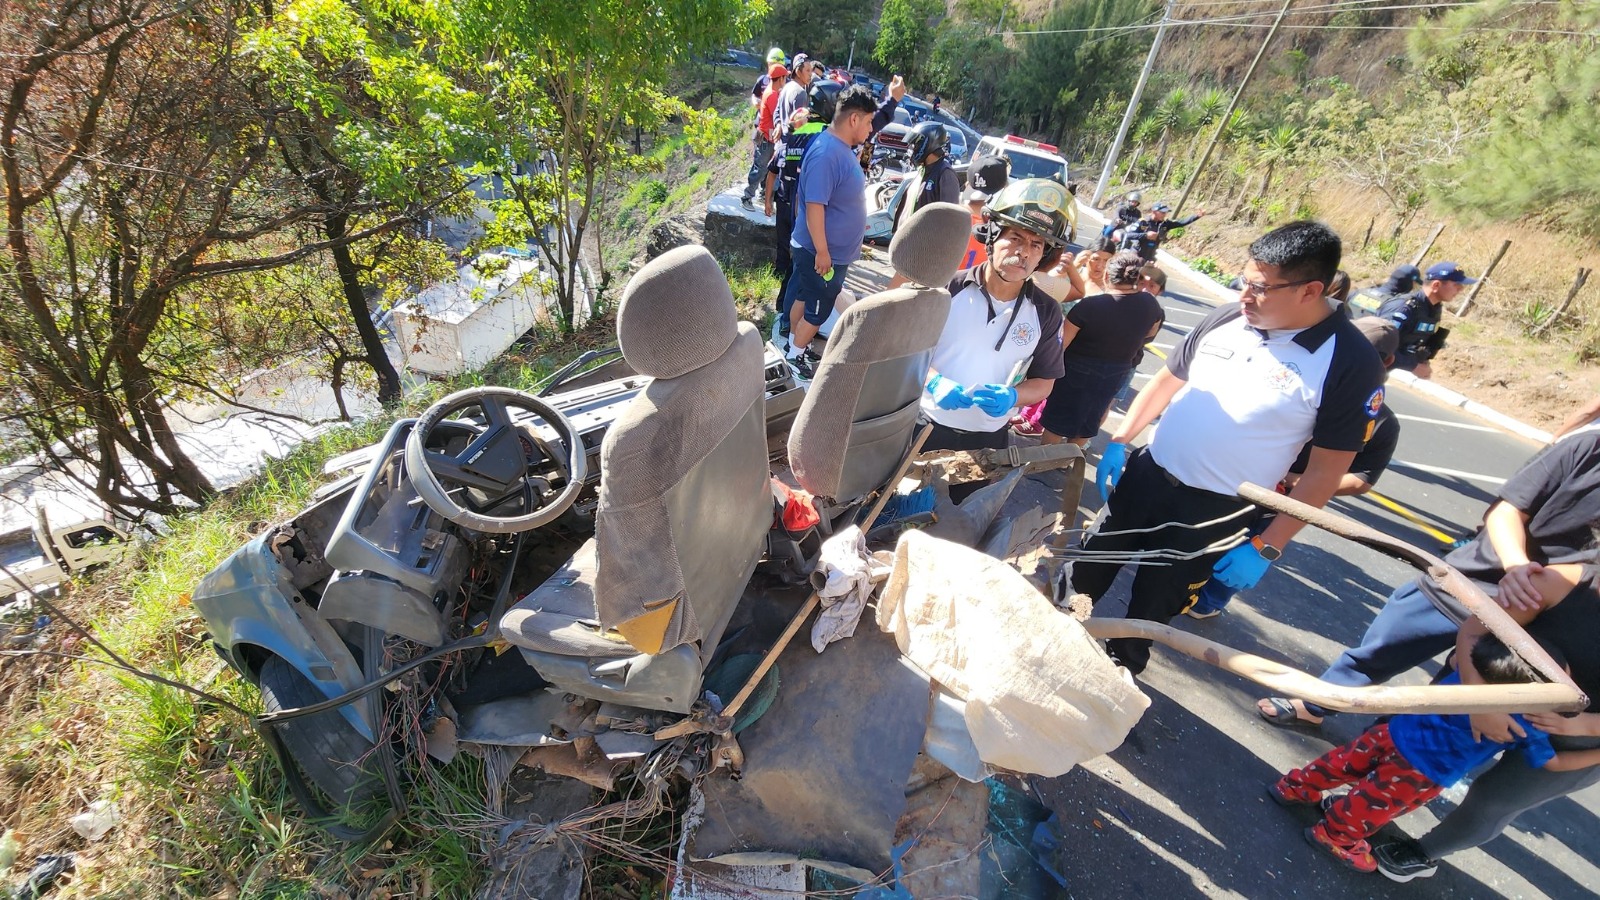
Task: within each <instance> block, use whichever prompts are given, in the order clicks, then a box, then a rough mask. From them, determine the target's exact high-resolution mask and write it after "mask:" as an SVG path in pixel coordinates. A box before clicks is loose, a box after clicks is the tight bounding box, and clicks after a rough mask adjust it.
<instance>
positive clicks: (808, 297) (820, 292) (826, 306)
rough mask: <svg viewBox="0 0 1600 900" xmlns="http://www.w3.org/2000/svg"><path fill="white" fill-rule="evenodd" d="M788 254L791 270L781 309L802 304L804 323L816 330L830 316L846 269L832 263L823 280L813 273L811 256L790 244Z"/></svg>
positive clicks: (813, 260) (815, 257)
mask: <svg viewBox="0 0 1600 900" xmlns="http://www.w3.org/2000/svg"><path fill="white" fill-rule="evenodd" d="M789 252H790V253H791V254H792V255H793V256H794V269H793V274H791V275H790V276H789V290H788V293H786V294H784V297H783V303H784V306H789V305H791V304H793V303H794V302H795V301H796V300H799V301H800V302H801V303H804V304H805V317H806V321H807V322H810V323H811V324H813V325H815V326H817V327H819V328H820V327H822V324H823V323H824V322H826V321H828V317H829V316H831V315H833V302H834V301H835V300H837V299H839V291H840V289H842V288H843V287H844V277H845V275H846V274H848V273H849V271H850V266H849V264H845V265H840V264H838V263H834V265H833V277H832V278H831V279H827V278H823V277H822V276H821V275H818V274H817V255H816V254H815V253H813V252H811V251H810V250H807V249H806V248H804V247H801V246H799V245H798V244H790V245H789Z"/></svg>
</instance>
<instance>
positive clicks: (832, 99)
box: [807, 78, 844, 125]
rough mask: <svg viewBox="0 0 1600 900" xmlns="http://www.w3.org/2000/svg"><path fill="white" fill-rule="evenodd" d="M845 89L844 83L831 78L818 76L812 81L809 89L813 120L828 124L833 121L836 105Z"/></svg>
mask: <svg viewBox="0 0 1600 900" xmlns="http://www.w3.org/2000/svg"><path fill="white" fill-rule="evenodd" d="M843 90H844V85H842V84H839V83H838V82H837V81H834V80H832V79H829V78H818V79H816V80H815V81H813V82H811V90H810V91H808V92H807V93H808V96H809V97H810V103H811V121H813V122H821V123H822V124H824V125H826V124H828V123H829V122H832V121H833V110H834V107H836V106H838V104H839V93H840V92H841V91H843Z"/></svg>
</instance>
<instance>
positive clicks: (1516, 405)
mask: <svg viewBox="0 0 1600 900" xmlns="http://www.w3.org/2000/svg"><path fill="white" fill-rule="evenodd" d="M1171 193H1172V194H1173V196H1174V197H1175V196H1176V195H1177V193H1179V192H1178V191H1176V190H1174V191H1171ZM1202 193H1203V192H1202ZM1272 197H1273V198H1274V199H1278V198H1303V199H1300V200H1299V201H1298V203H1301V204H1304V206H1305V207H1306V209H1304V210H1302V211H1303V212H1305V211H1308V212H1309V213H1310V214H1311V215H1313V216H1314V217H1316V218H1318V219H1321V220H1322V221H1325V222H1327V223H1328V224H1330V225H1332V226H1333V227H1334V229H1335V230H1337V231H1338V232H1339V233H1340V234H1341V235H1343V236H1344V238H1345V242H1346V249H1345V269H1346V270H1347V271H1348V272H1350V275H1351V277H1352V279H1353V280H1354V282H1355V284H1356V285H1357V286H1365V285H1369V284H1377V283H1379V282H1381V281H1383V280H1384V279H1385V278H1386V277H1388V274H1389V271H1390V270H1391V269H1393V268H1394V267H1395V266H1397V265H1400V264H1401V263H1407V262H1410V261H1411V260H1412V259H1413V258H1415V256H1416V255H1417V252H1418V251H1419V250H1420V249H1421V245H1422V243H1423V242H1425V241H1426V240H1427V238H1428V236H1429V235H1430V234H1431V233H1432V231H1433V229H1434V227H1435V226H1436V225H1437V224H1439V223H1440V222H1445V223H1447V225H1446V227H1445V230H1444V232H1443V233H1442V234H1441V235H1440V237H1439V240H1438V242H1437V243H1435V244H1434V246H1433V249H1432V250H1431V251H1429V252H1428V254H1427V255H1426V257H1425V260H1424V263H1430V262H1437V261H1439V260H1446V259H1448V260H1453V261H1455V262H1457V263H1459V264H1460V265H1461V266H1462V267H1463V268H1465V269H1466V270H1467V271H1468V272H1469V273H1471V274H1473V275H1478V274H1481V273H1482V271H1483V269H1484V267H1485V266H1487V265H1488V264H1489V262H1490V260H1492V259H1493V258H1494V254H1495V252H1496V251H1498V250H1499V248H1500V244H1501V242H1502V241H1505V240H1508V239H1509V240H1510V241H1511V242H1512V243H1511V249H1510V250H1509V251H1508V252H1507V253H1506V256H1505V258H1504V259H1503V260H1501V262H1500V264H1499V266H1498V267H1497V268H1496V269H1495V273H1494V277H1493V278H1492V279H1490V280H1489V282H1488V283H1487V284H1485V285H1484V287H1483V289H1482V290H1481V291H1480V292H1479V293H1478V296H1477V299H1476V301H1475V304H1474V308H1473V309H1472V310H1471V311H1470V312H1469V313H1468V315H1467V316H1466V317H1464V318H1462V317H1457V316H1455V315H1453V314H1447V315H1446V316H1445V323H1444V324H1445V325H1446V326H1448V327H1449V328H1450V329H1451V336H1450V342H1449V346H1448V347H1447V349H1446V350H1445V352H1444V354H1443V355H1442V356H1441V357H1440V358H1439V359H1438V360H1437V361H1436V362H1435V366H1434V380H1435V381H1437V382H1439V383H1440V384H1443V385H1446V386H1448V387H1450V388H1452V389H1454V390H1457V391H1460V392H1461V393H1464V394H1466V395H1467V396H1469V397H1471V398H1473V399H1475V400H1478V401H1480V402H1483V403H1486V404H1488V405H1490V406H1492V407H1494V408H1496V409H1499V410H1501V411H1503V412H1506V413H1508V414H1510V415H1513V416H1515V417H1517V418H1520V419H1522V420H1523V421H1526V422H1528V423H1530V424H1533V425H1537V426H1539V427H1541V428H1544V429H1546V430H1550V429H1553V428H1554V427H1555V425H1556V424H1558V423H1559V422H1560V421H1561V420H1562V419H1564V418H1565V417H1566V416H1567V415H1568V414H1569V413H1570V412H1571V411H1572V409H1573V408H1574V407H1575V406H1577V405H1579V404H1581V403H1583V402H1584V401H1586V400H1588V399H1589V398H1591V397H1593V396H1594V395H1595V394H1597V393H1600V366H1596V365H1595V364H1594V361H1595V360H1596V358H1597V357H1600V279H1593V278H1592V279H1591V280H1590V281H1589V283H1588V284H1587V285H1586V286H1585V288H1584V290H1583V291H1582V292H1580V293H1579V295H1578V296H1577V298H1576V299H1575V301H1574V303H1573V304H1572V307H1571V308H1570V309H1569V310H1568V311H1567V314H1566V315H1565V316H1564V317H1563V318H1562V319H1561V321H1560V323H1559V324H1558V325H1557V326H1555V327H1554V328H1552V329H1551V331H1550V332H1549V334H1547V335H1545V336H1543V337H1541V338H1538V339H1535V338H1533V337H1530V336H1529V330H1530V329H1531V328H1532V327H1533V326H1534V325H1537V324H1538V323H1540V322H1542V321H1544V320H1545V319H1546V318H1547V317H1548V316H1549V315H1551V314H1552V312H1553V311H1554V310H1555V309H1556V308H1557V306H1559V304H1560V303H1561V302H1562V300H1563V299H1564V298H1565V296H1566V294H1567V291H1568V289H1569V288H1570V287H1571V285H1572V282H1573V278H1574V276H1576V274H1577V270H1578V267H1579V266H1587V267H1591V268H1593V267H1596V266H1600V249H1597V248H1596V247H1594V246H1593V245H1586V244H1584V243H1582V242H1581V241H1579V240H1577V239H1576V238H1574V237H1572V236H1570V235H1565V234H1557V233H1554V232H1550V231H1547V230H1545V229H1543V228H1542V227H1540V226H1539V225H1537V224H1534V223H1521V224H1517V225H1505V224H1476V223H1471V222H1463V221H1460V220H1457V219H1454V218H1452V217H1449V216H1446V215H1443V214H1441V213H1439V212H1438V211H1437V210H1434V209H1431V208H1425V209H1424V210H1423V211H1422V212H1421V213H1420V214H1419V215H1418V216H1417V217H1416V218H1415V219H1414V220H1413V221H1412V222H1411V223H1410V224H1409V225H1408V226H1407V228H1406V229H1405V230H1404V231H1403V232H1402V233H1401V236H1400V239H1399V242H1398V245H1397V246H1393V247H1388V246H1383V239H1385V238H1387V237H1388V236H1389V234H1390V233H1391V232H1392V230H1393V228H1394V217H1393V215H1392V214H1390V213H1389V212H1388V210H1387V205H1386V204H1385V203H1384V201H1383V199H1382V197H1380V196H1377V195H1375V194H1372V193H1369V192H1365V191H1363V190H1361V189H1360V188H1358V187H1356V186H1354V185H1351V184H1349V183H1347V182H1344V181H1341V180H1336V179H1326V178H1325V179H1319V180H1317V181H1314V182H1311V183H1299V184H1297V183H1295V182H1293V181H1285V183H1283V184H1282V185H1277V186H1275V187H1274V190H1273V194H1272ZM1206 200H1207V198H1206V197H1204V196H1200V197H1199V199H1198V200H1191V206H1192V207H1198V206H1207V202H1206ZM1296 205H1297V204H1296V203H1294V202H1282V200H1281V199H1280V202H1279V207H1280V208H1281V210H1282V211H1281V212H1280V213H1279V216H1278V220H1277V221H1269V220H1268V219H1267V218H1266V217H1262V218H1258V219H1257V221H1256V222H1255V223H1250V222H1246V221H1242V220H1229V219H1227V218H1226V214H1227V212H1228V205H1227V204H1222V203H1215V204H1212V205H1210V206H1208V207H1207V208H1208V209H1211V210H1212V211H1213V212H1216V213H1217V215H1216V216H1215V217H1208V218H1206V219H1203V220H1201V222H1200V223H1199V224H1197V225H1196V226H1194V227H1192V228H1189V229H1186V233H1185V234H1184V235H1183V236H1182V237H1181V238H1179V239H1178V240H1177V241H1175V242H1174V243H1173V244H1172V246H1171V247H1170V249H1172V250H1173V251H1175V252H1177V253H1179V254H1182V255H1185V256H1190V257H1195V256H1206V257H1210V258H1212V259H1215V260H1216V261H1217V262H1218V263H1219V264H1220V265H1221V266H1222V268H1223V271H1238V270H1240V269H1242V268H1243V266H1244V262H1245V248H1246V247H1247V246H1248V245H1249V243H1250V241H1251V240H1253V239H1254V238H1255V237H1257V236H1258V235H1260V234H1261V232H1262V231H1263V230H1265V229H1266V228H1268V227H1270V226H1272V225H1274V224H1279V223H1281V221H1286V220H1287V219H1288V218H1289V217H1290V216H1292V215H1293V213H1294V207H1295V206H1296ZM1369 226H1371V234H1372V237H1371V240H1370V241H1369V242H1368V243H1367V246H1366V248H1365V249H1363V248H1362V239H1363V236H1364V235H1365V234H1366V233H1367V231H1368V228H1369ZM1386 250H1387V251H1390V253H1392V255H1386V253H1385V252H1384V251H1386Z"/></svg>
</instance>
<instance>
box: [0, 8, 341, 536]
mask: <svg viewBox="0 0 1600 900" xmlns="http://www.w3.org/2000/svg"><path fill="white" fill-rule="evenodd" d="M244 14H245V9H244V7H243V6H242V5H236V4H233V3H230V2H226V0H221V2H217V3H214V4H212V5H210V6H208V7H206V10H205V14H204V15H199V14H197V12H196V8H195V6H194V4H192V3H190V2H187V0H68V2H54V3H46V2H35V0H28V2H15V3H11V4H8V5H5V6H0V96H3V97H4V98H5V99H4V101H3V102H0V182H3V186H0V191H3V194H0V208H3V209H4V211H5V215H6V218H7V237H6V245H5V250H4V253H3V254H0V387H3V389H4V390H5V391H6V393H7V394H8V398H7V399H8V401H9V402H10V405H11V406H12V409H13V415H14V418H13V419H12V422H13V424H14V425H19V426H21V427H22V428H23V429H25V430H26V431H27V433H28V434H29V436H30V438H31V439H32V441H33V443H34V445H35V447H37V448H38V449H39V450H40V452H42V453H44V454H45V455H46V457H47V458H48V459H50V461H51V462H52V463H54V464H55V465H56V467H57V468H58V469H59V470H60V471H62V472H64V473H65V474H67V475H68V476H70V477H73V478H77V479H79V480H80V481H81V482H82V483H83V484H85V485H86V486H87V487H88V488H90V489H91V490H92V491H93V492H94V493H95V495H96V496H97V497H98V498H99V499H100V500H101V501H102V502H104V503H105V504H106V505H107V506H109V507H110V508H112V509H116V510H121V511H124V512H127V513H129V514H138V513H140V512H157V513H170V512H174V511H176V510H178V509H181V508H183V507H184V506H187V505H189V504H193V503H199V502H203V501H205V500H206V499H208V498H209V497H210V496H211V495H212V494H213V493H214V486H213V485H212V483H211V481H210V479H209V478H208V477H207V476H206V475H205V474H204V472H203V471H202V470H201V469H200V468H199V467H198V466H197V465H196V464H195V462H194V460H193V459H192V457H191V456H190V454H189V452H188V451H187V450H186V449H185V447H184V445H183V444H182V443H181V442H180V441H179V440H178V437H179V434H178V432H177V431H176V430H175V429H174V427H173V425H172V423H171V422H170V421H169V418H168V416H169V413H168V403H169V402H170V401H171V400H172V399H173V398H174V397H179V398H181V397H182V396H184V395H185V394H186V393H187V391H186V386H185V384H184V379H185V378H187V377H188V374H189V373H191V372H192V371H194V370H195V369H196V368H197V367H198V366H201V365H204V364H205V363H206V362H207V360H208V359H209V358H210V356H211V355H212V353H213V350H214V348H212V347H211V346H209V345H208V344H207V342H206V341H205V340H204V339H203V337H204V334H205V333H206V332H205V330H204V329H203V328H201V327H199V325H198V323H197V322H196V316H197V315H198V312H199V311H201V310H203V305H202V304H201V302H200V300H201V299H202V298H204V297H206V296H211V297H214V298H223V299H226V293H227V292H226V290H225V289H224V287H223V285H226V284H227V283H228V282H229V280H230V279H235V278H240V277H248V276H250V275H252V274H253V273H260V272H266V271H271V270H273V269H278V268H281V267H285V266H292V265H296V264H298V263H301V262H303V261H305V260H308V259H311V258H314V257H316V256H318V255H320V254H325V253H326V252H327V251H328V250H329V249H330V248H331V247H332V246H333V244H334V243H335V242H334V241H330V240H328V239H326V238H320V239H319V238H316V237H313V238H311V239H309V240H302V239H301V235H300V234H298V233H297V230H298V229H304V228H308V227H310V226H312V225H313V224H314V223H316V222H317V221H318V217H319V216H320V215H321V213H322V212H323V211H324V210H322V209H320V208H319V206H318V204H316V203H314V202H307V198H306V194H305V192H304V190H303V189H302V186H301V184H299V183H298V181H297V178H296V176H294V175H293V174H291V173H288V172H285V171H283V170H282V169H279V168H277V167H275V166H273V165H271V162H272V160H273V152H272V148H273V145H274V143H275V142H276V141H277V140H279V138H280V137H281V136H282V134H283V132H282V131H280V128H279V126H280V124H281V119H280V117H279V115H278V110H277V109H276V108H274V107H273V106H271V105H268V106H266V107H263V106H262V104H261V103H260V102H259V101H260V93H259V88H260V85H259V82H258V80H257V77H256V75H255V73H254V72H253V71H249V70H248V69H247V67H242V66H241V65H240V61H239V59H238V56H237V54H236V52H235V50H234V48H235V47H236V46H237V44H238V41H239V38H240V33H239V28H238V25H239V23H240V21H242V19H243V16H244ZM367 236H368V234H366V233H363V232H362V231H359V230H358V231H353V232H351V233H349V234H348V235H346V237H345V238H344V241H346V242H353V241H359V240H362V239H364V238H365V237H367Z"/></svg>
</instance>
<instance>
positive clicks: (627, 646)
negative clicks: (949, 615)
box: [501, 246, 772, 712]
mask: <svg viewBox="0 0 1600 900" xmlns="http://www.w3.org/2000/svg"><path fill="white" fill-rule="evenodd" d="M617 338H618V343H619V344H620V345H621V347H622V354H623V357H624V358H625V359H626V360H627V362H628V364H629V365H630V366H632V367H633V368H634V369H635V370H636V371H638V372H639V373H640V374H643V375H649V376H652V377H653V378H654V379H655V380H654V381H652V382H651V383H650V384H649V385H647V386H646V387H645V388H644V390H643V391H641V392H640V394H639V395H638V396H637V397H635V398H634V400H633V401H632V402H631V403H630V404H629V405H628V407H627V409H625V410H624V411H623V413H622V415H621V416H620V417H619V418H618V419H617V421H616V423H615V424H613V425H612V426H611V429H610V431H608V432H607V434H606V438H605V441H604V443H603V444H602V445H601V451H600V497H599V506H598V509H597V511H596V513H595V536H594V538H593V539H592V540H590V541H589V542H587V543H586V544H585V545H584V546H583V547H582V548H581V549H580V550H579V551H578V553H577V554H576V555H575V556H574V557H573V559H572V560H571V561H570V562H569V563H568V565H567V566H565V567H564V568H562V569H561V570H560V571H557V572H556V573H555V574H554V575H553V576H551V578H550V579H548V580H547V581H546V582H545V583H544V584H543V585H541V586H539V587H538V588H537V589H535V590H534V592H533V593H531V594H529V595H528V596H527V597H525V598H524V599H523V600H522V601H521V602H519V603H517V604H516V605H515V606H513V607H512V608H511V609H510V610H508V611H507V613H506V615H505V616H504V618H503V619H502V620H501V628H502V630H503V632H504V634H505V637H506V639H507V640H509V641H510V642H511V643H513V644H516V645H517V646H518V647H520V648H521V649H522V651H523V654H524V656H526V657H527V659H528V661H529V663H530V664H532V665H533V667H534V668H535V669H537V670H538V671H539V673H540V674H541V675H543V676H544V677H545V678H546V679H548V680H549V681H551V682H552V683H554V684H556V685H557V686H558V687H561V688H563V689H566V690H570V691H572V692H574V693H577V694H579V695H581V696H585V697H595V698H599V699H604V700H613V701H616V702H620V703H626V704H629V705H634V706H645V707H648V708H652V709H671V710H676V711H680V712H683V711H687V710H688V708H689V704H690V703H692V702H693V701H694V699H695V696H696V694H697V692H698V688H699V679H700V671H701V667H702V664H703V661H704V658H705V657H709V655H710V653H711V651H712V650H713V649H715V646H716V642H717V639H718V638H719V637H720V636H721V633H722V631H723V629H724V628H725V627H726V626H727V623H728V620H729V618H731V617H732V615H733V609H734V606H735V605H736V604H737V602H738V600H739V597H740V596H741V595H742V593H743V590H744V586H745V584H746V582H747V581H748V580H749V578H750V574H751V572H752V571H754V569H755V564H756V561H757V559H758V558H759V557H760V554H761V550H762V547H763V545H764V538H765V535H766V531H767V529H768V528H769V527H770V526H771V523H772V495H771V491H770V488H769V486H768V478H769V474H768V465H767V445H766V423H765V416H764V410H763V404H762V391H763V379H762V342H761V339H760V337H759V335H758V333H757V331H756V329H755V327H754V326H753V325H750V324H749V323H741V322H739V321H738V315H737V313H736V311H735V310H734V306H733V295H732V293H731V292H730V290H729V288H728V282H727V279H726V278H725V277H723V275H722V271H721V269H720V268H718V266H717V263H716V260H714V259H713V258H712V257H711V255H710V254H709V253H707V252H706V250H705V249H704V248H702V247H698V246H690V247H680V248H678V249H675V250H672V251H670V252H668V253H665V254H663V255H662V256H660V257H658V258H657V259H655V260H653V261H652V262H650V263H649V264H647V265H646V266H645V267H644V268H643V269H641V270H640V271H639V273H638V275H636V276H635V277H634V278H633V280H632V281H631V282H630V283H629V284H628V288H627V290H626V291H625V292H624V293H623V297H622V303H621V305H620V307H619V308H618V311H617Z"/></svg>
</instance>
